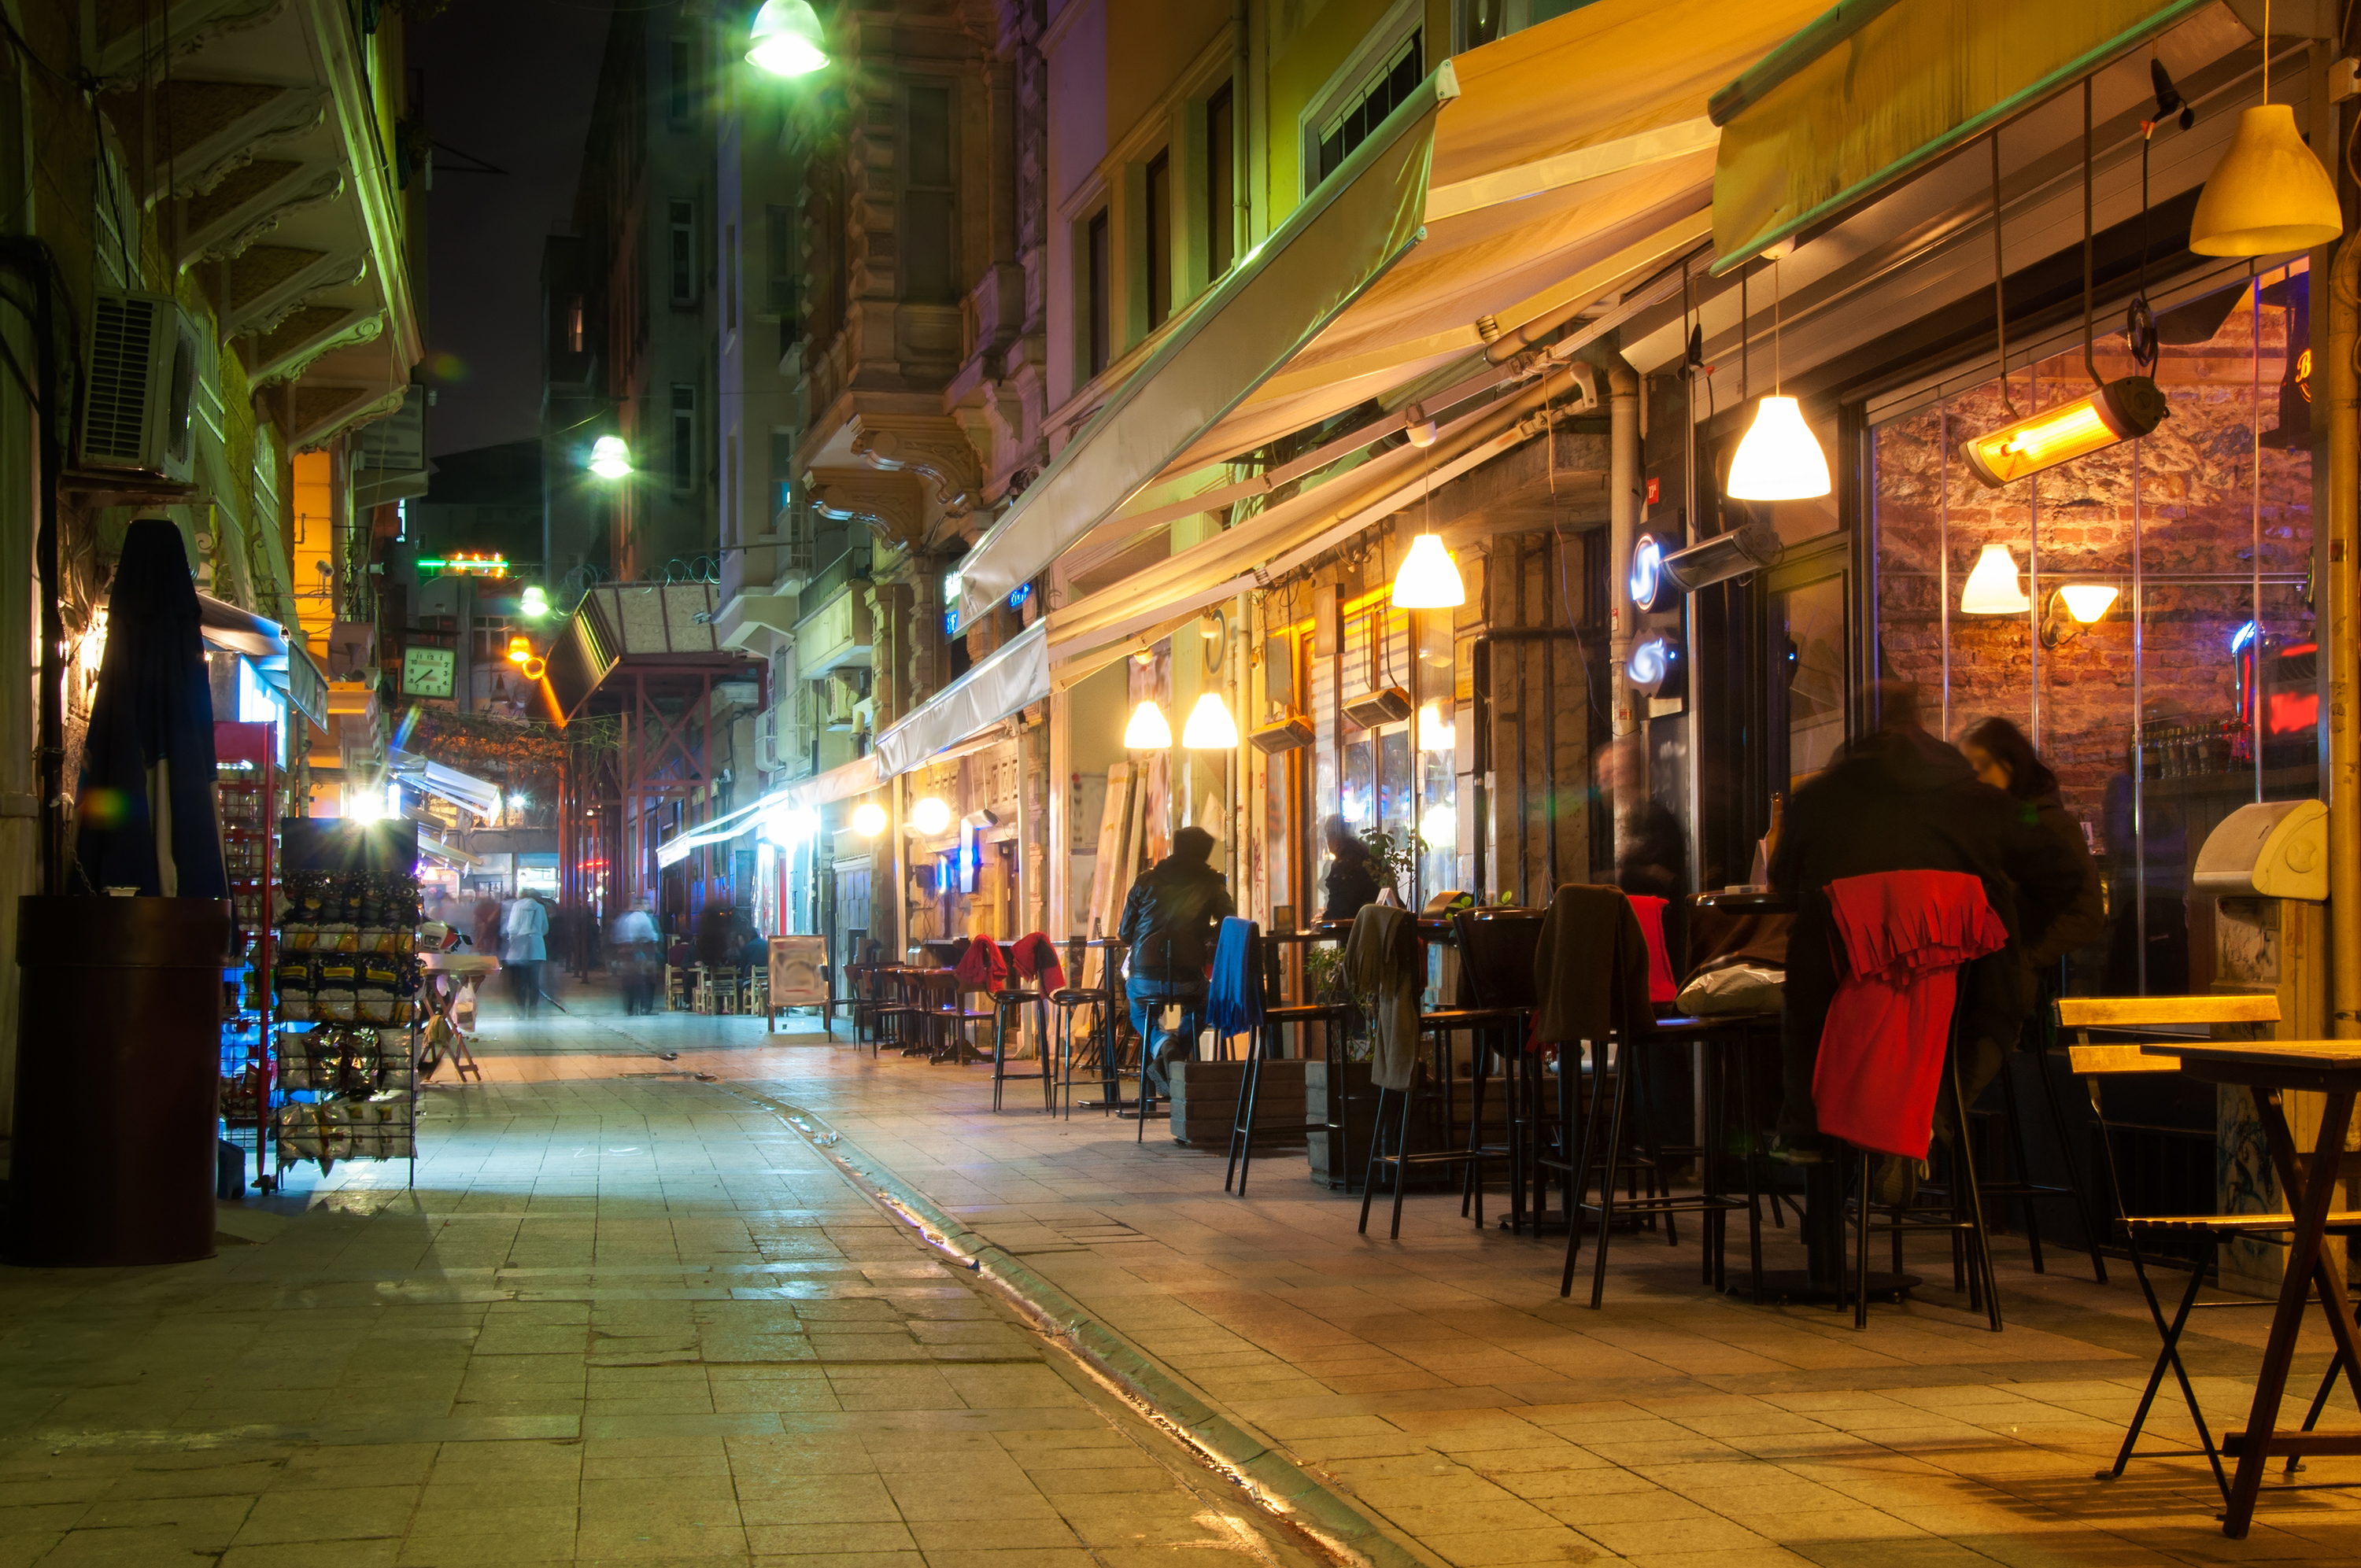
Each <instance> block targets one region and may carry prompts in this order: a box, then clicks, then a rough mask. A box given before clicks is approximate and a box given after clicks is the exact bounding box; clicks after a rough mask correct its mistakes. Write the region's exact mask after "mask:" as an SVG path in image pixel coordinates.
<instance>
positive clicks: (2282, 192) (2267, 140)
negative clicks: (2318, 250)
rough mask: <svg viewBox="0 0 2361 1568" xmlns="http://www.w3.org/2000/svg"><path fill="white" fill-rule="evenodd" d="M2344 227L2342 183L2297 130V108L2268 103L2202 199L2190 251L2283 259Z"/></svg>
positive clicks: (2241, 128) (2209, 179)
mask: <svg viewBox="0 0 2361 1568" xmlns="http://www.w3.org/2000/svg"><path fill="white" fill-rule="evenodd" d="M2344 232H2345V223H2344V215H2343V214H2342V213H2341V212H2340V211H2339V210H2338V208H2337V204H2336V187H2335V185H2334V183H2332V182H2331V181H2330V180H2329V178H2328V170H2325V169H2323V168H2322V167H2321V166H2320V159H2317V158H2315V157H2313V156H2312V148H2309V147H2306V146H2305V145H2304V141H2303V137H2301V135H2299V134H2297V131H2296V128H2295V111H2294V110H2293V109H2291V108H2290V107H2288V105H2286V104H2260V105H2258V106H2257V107H2255V108H2252V109H2248V110H2246V111H2245V112H2244V113H2243V114H2241V115H2239V116H2238V131H2237V134H2236V135H2235V136H2234V137H2231V138H2230V148H2229V150H2228V151H2226V152H2224V154H2223V155H2222V161H2221V162H2219V163H2217V164H2215V165H2214V166H2213V173H2212V174H2210V175H2207V176H2206V178H2205V189H2204V190H2203V191H2202V192H2200V193H2199V195H2198V198H2197V212H2196V215H2195V216H2194V217H2192V218H2191V220H2190V225H2189V248H2190V249H2191V250H2193V251H2195V252H2197V254H2198V255H2200V256H2277V255H2280V254H2282V253H2285V252H2288V251H2293V250H2310V249H2311V248H2312V247H2314V246H2318V245H2326V244H2328V243H2329V242H2330V241H2332V240H2334V238H2336V236H2338V235H2340V234H2342V233H2344Z"/></svg>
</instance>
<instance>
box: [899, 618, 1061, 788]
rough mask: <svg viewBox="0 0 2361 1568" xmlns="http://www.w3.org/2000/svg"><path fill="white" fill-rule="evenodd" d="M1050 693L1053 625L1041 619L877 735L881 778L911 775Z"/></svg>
mask: <svg viewBox="0 0 2361 1568" xmlns="http://www.w3.org/2000/svg"><path fill="white" fill-rule="evenodd" d="M1046 696H1049V623H1048V622H1046V621H1038V620H1037V621H1035V622H1034V623H1033V624H1032V625H1030V626H1028V627H1027V628H1026V629H1025V630H1023V631H1022V632H1020V633H1018V634H1017V635H1016V637H1014V638H1011V639H1010V640H1009V641H1007V642H1005V643H1003V644H1002V645H1001V646H1000V647H998V648H996V649H994V650H993V652H991V653H990V654H989V655H987V656H986V657H985V658H984V659H983V661H982V662H981V663H977V664H976V665H975V666H974V667H973V668H972V669H970V670H969V671H968V672H967V674H963V675H961V677H960V678H959V679H957V680H955V681H953V682H952V683H951V684H950V685H947V686H945V687H944V688H943V689H942V690H940V691H939V692H937V693H936V694H935V695H934V696H930V697H928V699H927V700H926V701H925V702H923V703H920V704H919V705H918V706H917V707H915V708H913V709H911V710H910V712H909V713H908V714H906V715H905V716H904V717H903V718H901V719H899V720H897V721H896V722H895V725H894V726H893V728H892V729H887V730H884V732H883V733H881V734H880V735H879V736H878V737H877V746H876V758H877V776H878V777H879V778H880V779H890V778H892V777H894V776H895V774H897V773H907V772H909V771H910V770H911V769H912V768H915V767H917V765H918V764H919V763H921V762H925V761H926V760H927V759H928V758H929V757H932V756H934V755H936V754H937V753H938V752H941V751H949V750H950V748H952V747H953V746H956V745H958V744H959V743H960V742H961V741H962V740H966V739H968V738H969V737H970V736H972V735H973V734H974V733H975V732H976V731H977V730H979V729H983V728H984V727H985V726H987V725H991V724H997V723H999V722H1000V721H1001V720H1002V719H1004V718H1007V717H1009V716H1010V715H1011V714H1014V713H1018V712H1021V711H1023V710H1024V709H1026V708H1027V707H1031V706H1032V705H1033V704H1035V703H1037V702H1039V701H1040V700H1041V699H1042V698H1043V697H1046Z"/></svg>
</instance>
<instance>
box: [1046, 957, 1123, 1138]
mask: <svg viewBox="0 0 2361 1568" xmlns="http://www.w3.org/2000/svg"><path fill="white" fill-rule="evenodd" d="M1099 950H1100V952H1101V953H1102V954H1103V955H1104V956H1103V957H1102V958H1101V959H1100V960H1099V961H1100V963H1101V965H1102V966H1103V968H1102V970H1101V973H1100V978H1099V982H1098V983H1097V984H1096V985H1089V984H1082V983H1076V984H1073V985H1069V986H1066V987H1063V988H1062V989H1060V990H1058V991H1055V992H1050V994H1049V1009H1050V1027H1051V1029H1052V1031H1053V1033H1054V1039H1053V1042H1052V1044H1053V1054H1054V1056H1055V1058H1056V1059H1057V1062H1058V1064H1059V1065H1058V1072H1059V1077H1058V1088H1059V1089H1060V1090H1061V1091H1063V1092H1064V1094H1065V1102H1066V1110H1065V1113H1066V1118H1067V1120H1069V1121H1071V1120H1072V1119H1073V1114H1074V1069H1076V1068H1078V1067H1083V1066H1092V1065H1095V1066H1096V1067H1097V1068H1098V1069H1099V1078H1100V1081H1101V1083H1102V1084H1104V1092H1105V1094H1106V1098H1105V1099H1104V1100H1102V1101H1100V1102H1099V1113H1100V1114H1101V1115H1104V1114H1106V1113H1109V1112H1111V1111H1115V1110H1116V1109H1119V1108H1120V1106H1121V1104H1122V1101H1123V1097H1122V1095H1121V1094H1120V1093H1119V1092H1118V1091H1117V1088H1116V1084H1115V1019H1116V1015H1117V1014H1116V1008H1117V1004H1118V1002H1119V1000H1120V998H1121V996H1122V991H1123V988H1122V987H1121V986H1119V985H1117V984H1116V983H1115V971H1116V970H1117V969H1118V968H1120V967H1121V964H1122V959H1123V949H1122V948H1120V947H1119V946H1117V945H1115V944H1114V943H1109V944H1107V945H1106V946H1105V947H1104V948H1100V949H1099ZM1089 956H1090V948H1088V947H1087V946H1086V945H1085V944H1084V943H1083V941H1082V938H1080V937H1076V938H1073V939H1072V940H1071V941H1069V942H1068V943H1067V944H1066V972H1067V973H1068V974H1070V975H1072V976H1073V977H1074V979H1075V981H1077V982H1080V981H1083V980H1084V979H1085V977H1086V974H1087V971H1086V970H1085V969H1084V967H1083V966H1084V965H1085V964H1086V963H1087V962H1088V960H1089ZM1085 1007H1095V1008H1097V1009H1098V1011H1097V1013H1096V1014H1093V1020H1094V1021H1093V1023H1092V1024H1091V1025H1089V1026H1088V1027H1087V1029H1082V1028H1081V1026H1080V1018H1081V1014H1082V1009H1083V1008H1085ZM1090 1058H1096V1060H1095V1062H1093V1061H1092V1060H1091V1059H1090Z"/></svg>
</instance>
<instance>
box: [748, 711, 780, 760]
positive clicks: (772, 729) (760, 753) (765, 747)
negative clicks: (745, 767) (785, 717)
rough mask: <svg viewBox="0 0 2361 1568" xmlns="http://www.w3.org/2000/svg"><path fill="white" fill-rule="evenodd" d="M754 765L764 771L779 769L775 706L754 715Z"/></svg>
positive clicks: (776, 712) (777, 719) (777, 725)
mask: <svg viewBox="0 0 2361 1568" xmlns="http://www.w3.org/2000/svg"><path fill="white" fill-rule="evenodd" d="M754 766H755V767H756V768H758V769H760V770H761V771H762V772H763V773H777V772H778V771H779V710H778V709H777V708H775V707H766V708H764V709H763V711H762V712H760V713H758V714H756V715H755V716H754Z"/></svg>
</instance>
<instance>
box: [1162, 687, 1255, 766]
mask: <svg viewBox="0 0 2361 1568" xmlns="http://www.w3.org/2000/svg"><path fill="white" fill-rule="evenodd" d="M1156 718H1157V721H1158V722H1159V724H1160V723H1162V722H1163V718H1164V716H1163V715H1162V714H1160V713H1159V714H1158V715H1157V716H1156ZM1171 743H1172V742H1171V740H1170V732H1169V731H1168V732H1167V739H1166V740H1165V744H1166V745H1168V746H1169V745H1170V744H1171ZM1180 744H1182V745H1183V746H1186V747H1187V748H1188V749H1189V750H1191V751H1235V750H1236V748H1237V744H1238V726H1237V721H1236V720H1235V719H1234V718H1231V717H1230V710H1229V708H1228V707H1226V706H1224V703H1223V702H1222V699H1221V697H1220V696H1219V695H1218V694H1216V693H1213V692H1207V693H1206V694H1205V695H1204V696H1201V697H1199V698H1198V699H1197V706H1196V707H1192V708H1191V709H1190V710H1189V722H1188V723H1186V724H1184V725H1182V726H1181V727H1180Z"/></svg>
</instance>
